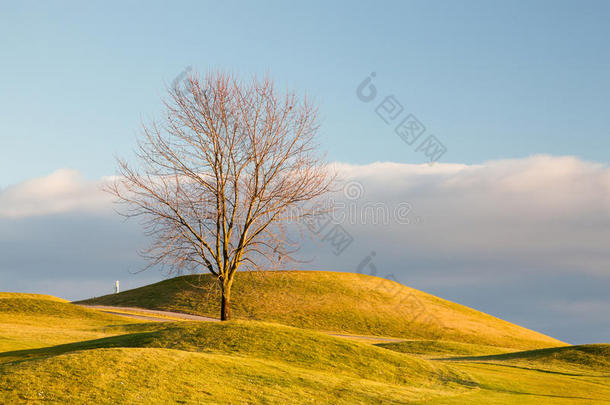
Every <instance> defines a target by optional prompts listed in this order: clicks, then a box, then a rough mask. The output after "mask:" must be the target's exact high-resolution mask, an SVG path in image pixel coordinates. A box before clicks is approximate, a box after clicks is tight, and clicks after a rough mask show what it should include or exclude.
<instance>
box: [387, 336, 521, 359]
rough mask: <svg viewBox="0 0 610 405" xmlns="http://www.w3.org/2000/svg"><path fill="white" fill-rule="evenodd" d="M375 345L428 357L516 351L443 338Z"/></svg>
mask: <svg viewBox="0 0 610 405" xmlns="http://www.w3.org/2000/svg"><path fill="white" fill-rule="evenodd" d="M375 346H379V347H383V348H385V349H390V350H394V351H396V352H400V353H407V354H411V355H416V356H422V357H426V358H434V357H446V356H474V355H478V356H480V355H486V354H487V355H490V354H500V353H507V352H514V349H509V348H501V347H496V346H485V345H475V344H472V343H459V342H448V341H443V340H406V341H404V342H396V343H377V344H375Z"/></svg>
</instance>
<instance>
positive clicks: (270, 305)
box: [81, 271, 563, 353]
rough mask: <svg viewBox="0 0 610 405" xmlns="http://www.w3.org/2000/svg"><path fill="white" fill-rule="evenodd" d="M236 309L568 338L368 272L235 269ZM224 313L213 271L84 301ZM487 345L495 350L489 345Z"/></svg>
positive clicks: (523, 345)
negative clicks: (240, 271) (534, 329)
mask: <svg viewBox="0 0 610 405" xmlns="http://www.w3.org/2000/svg"><path fill="white" fill-rule="evenodd" d="M233 288H234V289H233V303H232V307H233V316H234V317H235V318H239V319H251V320H262V321H269V322H276V323H281V324H284V325H290V326H295V327H299V328H306V329H314V330H325V331H336V332H345V333H359V334H367V335H376V336H394V337H403V338H409V339H423V340H439V339H442V340H447V341H455V342H461V343H471V344H475V345H486V346H497V347H503V348H513V349H537V348H544V347H551V346H559V345H562V344H563V343H562V342H560V341H558V340H556V339H553V338H551V337H548V336H545V335H543V334H540V333H538V332H534V331H532V330H529V329H526V328H523V327H520V326H517V325H514V324H511V323H509V322H506V321H503V320H501V319H498V318H495V317H493V316H490V315H487V314H484V313H482V312H479V311H476V310H474V309H471V308H468V307H465V306H463V305H459V304H456V303H453V302H450V301H447V300H444V299H441V298H438V297H435V296H433V295H430V294H426V293H424V292H422V291H418V290H415V289H413V288H409V287H406V286H404V285H401V284H398V283H396V282H393V281H390V280H386V279H382V278H377V277H371V276H367V275H362V274H352V273H336V272H320V271H290V272H256V273H253V272H250V273H240V274H238V275H237V276H236V281H235V284H234V287H233ZM81 303H84V304H92V305H93V304H97V305H114V306H132V307H141V308H148V309H161V310H167V311H176V312H184V313H189V314H196V315H205V316H218V313H219V301H218V291H217V290H216V286H215V283H214V282H213V279H212V278H211V277H210V276H209V275H202V276H184V277H176V278H173V279H169V280H165V281H162V282H159V283H156V284H152V285H148V286H145V287H141V288H136V289H133V290H129V291H125V292H122V293H120V294H113V295H106V296H103V297H98V298H94V299H90V300H85V301H81ZM488 353H493V351H492V352H488Z"/></svg>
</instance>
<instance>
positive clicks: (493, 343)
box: [0, 272, 610, 405]
mask: <svg viewBox="0 0 610 405" xmlns="http://www.w3.org/2000/svg"><path fill="white" fill-rule="evenodd" d="M314 274H317V276H318V277H317V278H321V280H317V278H316V280H317V281H315V282H314V281H313V280H312V279H310V278H309V277H310V276H309V275H305V274H303V273H301V272H298V273H292V274H288V275H286V274H278V273H266V274H263V275H262V276H261V279H257V280H256V282H257V283H259V284H258V285H257V286H258V287H262V290H260V291H259V292H258V293H256V294H258V297H259V298H260V299H262V302H260V301H256V300H255V297H256V295H255V293H254V291H251V290H250V287H245V286H244V285H243V284H242V285H241V287H240V288H242V289H243V290H242V291H244V292H246V294H245V296H244V298H242V301H241V302H239V301H237V300H236V301H237V302H236V313H237V314H239V315H240V317H241V318H246V319H245V320H244V319H242V320H234V321H230V322H222V323H219V322H175V321H168V322H152V323H147V322H142V321H137V320H134V319H129V318H124V317H119V316H115V315H109V314H105V313H102V312H100V311H97V310H93V309H88V308H83V307H79V306H76V305H73V304H70V303H67V302H66V301H64V300H61V299H58V298H55V297H50V296H39V295H33V294H28V295H24V294H11V293H0V403H2V404H4V403H6V404H21V403H24V404H30V403H50V404H82V403H95V404H116V403H125V404H139V403H159V404H174V403H188V404H253V403H264V404H287V403H290V404H292V403H295V404H296V403H304V404H307V403H308V404H327V403H328V404H386V403H387V404H390V403H391V404H437V405H441V404H442V405H451V404H454V405H470V404H486V405H487V404H500V405H501V404H505V405H517V404H535V405H541V404H542V405H544V404H566V405H568V404H570V405H572V404H574V405H590V404H609V403H610V345H602V344H599V345H583V346H567V345H565V344H562V343H560V342H557V341H555V340H553V339H552V338H548V337H545V336H543V335H540V334H537V333H536V332H532V331H528V330H527V329H524V328H520V327H518V326H516V325H512V324H509V323H507V322H504V321H501V320H498V319H496V318H493V317H491V316H488V315H485V314H482V313H480V312H477V311H474V310H471V309H468V308H466V307H463V306H460V305H457V304H453V303H450V302H448V301H444V300H441V299H439V298H436V297H433V296H429V295H428V294H424V293H421V292H418V291H416V290H411V289H408V288H407V287H401V288H405V289H407V290H404V291H408V292H409V293H411V294H415V295H416V297H417V299H418V300H419V302H421V303H422V305H423V306H424V308H425V309H426V311H431V312H430V315H431V316H432V315H433V316H435V317H436V316H438V317H439V318H441V319H443V321H442V326H438V328H437V330H436V331H435V333H434V334H433V335H429V333H430V330H424V331H414V330H413V328H415V321H414V320H411V321H404V320H403V324H401V325H399V326H394V329H393V327H392V326H391V325H389V324H388V322H389V320H394V321H397V322H400V320H399V318H398V317H396V316H395V314H394V313H393V312H392V311H390V310H389V307H388V306H387V305H385V304H384V300H386V299H387V300H392V297H391V296H388V295H387V292H386V291H385V290H386V287H383V286H381V287H379V286H378V288H373V287H371V285H370V283H372V282H374V283H379V281H377V280H378V279H374V278H370V277H365V276H358V275H349V274H348V275H339V276H336V273H314ZM257 277H258V276H257ZM186 282H187V281H186V280H184V279H181V278H178V279H172V280H168V281H166V282H165V283H167V284H163V283H161V284H157V285H153V286H149V287H148V288H143V289H138V290H132V291H127V292H125V293H123V294H118V295H116V296H112V297H102V298H100V299H99V300H101V301H105V302H100V304H107V305H126V306H136V307H144V308H153V309H165V310H168V309H174V310H175V309H180V310H182V311H183V312H187V313H200V314H203V315H213V314H211V313H206V312H205V311H204V310H203V309H206V310H210V311H212V310H213V309H214V307H213V306H214V305H215V304H214V303H212V302H209V303H206V301H205V300H202V299H201V298H203V297H206V295H205V294H204V292H202V291H200V290H197V289H194V288H192V287H189V288H185V289H183V291H182V292H180V291H179V290H180V288H179V287H180V285H181V284H182V285H183V286H184V285H185V284H186ZM241 282H242V283H245V281H244V280H242V281H241ZM246 284H247V283H246ZM308 284H310V285H308ZM187 285H188V284H187ZM161 287H163V288H161ZM333 289H335V290H334V291H332V290H333ZM155 294H157V295H155ZM291 294H293V295H291ZM299 294H300V295H301V296H299ZM309 295H312V296H313V297H314V298H315V299H310V298H308V297H309ZM140 299H141V301H140ZM111 300H112V301H114V302H108V301H111ZM172 300H174V301H172ZM268 300H276V301H274V302H267V301H268ZM287 304H290V305H295V306H294V307H285V305H287ZM333 305H334V306H336V307H337V314H334V315H332V314H331V315H329V316H331V319H330V320H325V319H320V316H321V315H322V314H325V313H327V311H330V309H331V308H332V306H333ZM375 305H376V307H374V308H373V307H371V306H375ZM384 305H385V306H384ZM210 308H211V309H210ZM265 310H267V311H270V313H269V314H268V315H267V316H265V315H264V311H265ZM398 312H399V313H400V310H399V311H398ZM402 313H403V315H405V314H406V316H408V315H409V311H408V310H406V312H405V311H403V312H402ZM341 316H344V317H345V318H346V319H344V320H342V319H340V317H341ZM265 317H267V318H269V319H272V320H276V321H278V323H269V322H264V321H257V320H252V318H265ZM248 318H249V319H248ZM269 319H267V320H269ZM424 320H425V318H422V320H420V323H419V324H420V325H424V326H429V325H427V324H426V322H425V321H424ZM460 322H461V323H463V330H459V325H457V324H458V323H460ZM281 323H284V324H294V325H295V326H298V327H294V326H287V325H282V324H281ZM332 325H335V327H330V326H332ZM305 326H306V327H305ZM339 326H341V327H339ZM328 330H335V331H347V332H352V333H358V332H359V333H364V334H368V335H377V336H380V335H384V336H388V335H390V336H392V335H394V336H405V337H411V336H416V337H415V338H410V339H409V340H406V341H403V342H397V343H394V342H393V343H376V344H372V342H375V340H371V342H369V343H367V342H366V341H361V342H360V341H354V340H350V339H346V338H340V337H333V336H329V335H327V334H324V333H322V332H321V331H328ZM393 331H402V332H401V333H398V334H397V333H393ZM509 332H510V333H513V335H514V336H512V338H511V339H508V338H507V337H506V334H507V333H509ZM422 335H425V336H428V338H422V337H421V336H422ZM553 342H556V343H555V346H556V347H552V348H550V347H546V348H542V349H535V350H525V351H517V349H515V346H537V345H543V346H545V345H546V346H549V345H552V344H553ZM505 343H510V344H512V345H513V346H512V347H511V346H502V344H505Z"/></svg>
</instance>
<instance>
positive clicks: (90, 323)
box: [0, 293, 133, 351]
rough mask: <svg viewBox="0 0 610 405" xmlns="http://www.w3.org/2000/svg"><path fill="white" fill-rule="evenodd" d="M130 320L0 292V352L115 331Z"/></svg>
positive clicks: (62, 302) (52, 299) (44, 297)
mask: <svg viewBox="0 0 610 405" xmlns="http://www.w3.org/2000/svg"><path fill="white" fill-rule="evenodd" d="M128 323H133V321H129V320H126V319H125V318H123V317H118V316H113V315H109V314H105V313H102V312H99V311H94V310H91V309H87V308H82V307H79V306H76V305H72V304H70V303H68V301H66V300H62V299H61V298H57V297H52V296H48V295H38V294H16V293H0V351H6V350H16V349H26V348H36V347H43V346H48V345H50V344H60V343H67V342H74V341H79V340H82V339H93V338H96V337H102V336H108V335H109V334H113V333H114V334H116V333H118V332H119V330H117V331H114V332H111V331H110V330H109V329H108V325H110V324H111V325H115V328H116V327H118V326H120V325H126V324H128Z"/></svg>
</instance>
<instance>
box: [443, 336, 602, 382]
mask: <svg viewBox="0 0 610 405" xmlns="http://www.w3.org/2000/svg"><path fill="white" fill-rule="evenodd" d="M454 360H461V361H477V362H489V363H493V364H510V365H515V366H520V367H526V368H531V369H541V370H552V371H555V372H557V371H565V372H577V373H580V372H583V371H585V372H587V373H593V374H600V373H601V374H607V375H608V377H610V344H591V345H579V346H567V347H554V348H549V349H539V350H529V351H525V352H516V353H506V354H499V355H491V356H477V357H462V358H459V359H454Z"/></svg>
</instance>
